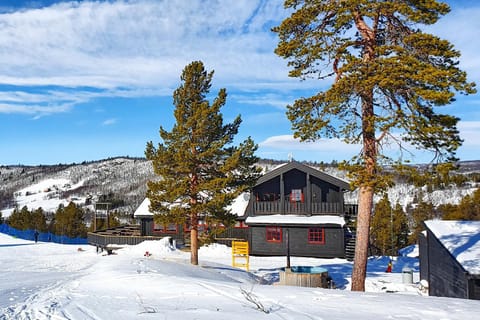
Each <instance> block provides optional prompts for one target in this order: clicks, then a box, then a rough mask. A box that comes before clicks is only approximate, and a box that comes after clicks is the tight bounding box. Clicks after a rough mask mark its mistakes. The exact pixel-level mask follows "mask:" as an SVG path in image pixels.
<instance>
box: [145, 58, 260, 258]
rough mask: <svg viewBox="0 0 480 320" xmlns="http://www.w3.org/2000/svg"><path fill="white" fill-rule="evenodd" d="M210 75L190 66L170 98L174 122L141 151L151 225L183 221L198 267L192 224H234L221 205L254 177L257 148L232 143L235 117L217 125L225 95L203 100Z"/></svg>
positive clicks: (237, 122)
mask: <svg viewBox="0 0 480 320" xmlns="http://www.w3.org/2000/svg"><path fill="white" fill-rule="evenodd" d="M212 77H213V71H212V72H209V73H207V71H206V70H205V69H204V65H203V63H202V62H200V61H195V62H192V63H190V64H189V65H187V66H186V67H185V69H184V70H183V72H182V75H181V78H180V79H181V85H180V86H179V87H178V88H177V89H176V90H175V92H174V94H173V103H174V105H175V110H174V116H175V119H176V123H175V124H174V126H173V128H172V131H170V132H169V131H167V130H165V129H164V128H163V127H160V137H161V138H162V141H163V142H162V143H159V144H158V147H157V148H155V147H154V146H153V143H152V142H148V143H147V148H146V151H145V154H146V157H147V159H148V160H152V165H153V169H154V172H155V173H156V174H157V175H158V176H159V179H158V180H155V181H149V182H148V191H147V196H148V198H149V199H150V201H151V207H150V209H151V210H152V211H153V212H155V213H156V215H155V219H156V221H157V223H168V222H175V223H188V224H189V226H190V228H191V229H190V230H191V231H190V242H191V243H190V245H191V263H192V264H194V265H196V264H198V222H199V219H205V220H206V221H207V222H209V223H210V224H211V225H215V224H217V223H222V224H224V225H229V224H231V223H232V222H233V221H234V217H233V216H232V214H231V213H230V212H227V211H226V209H225V208H226V206H227V205H228V204H230V203H231V202H232V201H233V199H234V198H235V197H237V196H238V195H239V194H240V193H241V192H243V191H245V190H247V189H248V188H249V187H251V186H252V185H253V184H254V183H255V181H256V180H257V178H258V173H259V169H257V168H256V167H255V166H254V164H255V163H256V162H257V160H258V159H257V158H256V157H255V156H254V152H255V150H256V149H257V146H256V145H255V144H254V142H253V141H252V139H251V138H248V139H246V140H245V141H244V142H243V143H240V145H239V146H234V145H233V144H232V143H233V139H234V137H235V135H236V134H237V133H238V129H239V126H240V123H241V119H240V116H238V117H237V118H236V119H235V120H234V121H233V122H232V123H229V124H226V125H224V124H223V116H222V114H221V113H220V109H221V108H222V107H223V106H224V104H225V102H226V97H227V93H226V90H225V89H220V91H219V92H218V94H217V96H216V97H215V99H214V100H213V103H212V104H210V102H209V101H208V100H207V99H206V96H207V94H208V93H209V91H210V86H211V80H212Z"/></svg>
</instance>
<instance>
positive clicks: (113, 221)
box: [89, 211, 121, 232]
mask: <svg viewBox="0 0 480 320" xmlns="http://www.w3.org/2000/svg"><path fill="white" fill-rule="evenodd" d="M120 216H121V213H120V212H118V211H113V212H109V213H108V216H107V218H105V219H103V218H102V219H100V218H98V217H97V221H96V224H93V223H92V224H91V225H90V228H89V231H90V232H93V231H95V230H94V228H95V227H96V229H97V230H103V229H107V228H115V227H118V226H120V225H121V223H120ZM107 219H108V221H107Z"/></svg>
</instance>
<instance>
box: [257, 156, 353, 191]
mask: <svg viewBox="0 0 480 320" xmlns="http://www.w3.org/2000/svg"><path fill="white" fill-rule="evenodd" d="M293 169H297V170H299V171H302V172H305V173H308V174H310V175H311V176H314V177H316V178H318V179H320V180H323V181H326V182H328V183H331V184H333V185H335V186H337V187H339V188H340V189H342V190H350V184H349V183H348V182H346V181H344V180H342V179H339V178H336V177H334V176H331V175H329V174H326V173H325V172H322V171H319V170H317V169H314V168H312V167H309V166H307V165H304V164H302V163H300V162H297V161H291V162H288V163H286V164H284V165H281V166H279V167H277V168H275V169H273V170H272V171H269V172H267V173H265V174H264V175H263V176H261V177H260V178H259V179H258V180H257V183H256V185H260V184H262V183H264V182H266V181H269V180H271V179H273V178H275V177H277V176H279V175H281V174H282V173H285V172H288V171H290V170H293Z"/></svg>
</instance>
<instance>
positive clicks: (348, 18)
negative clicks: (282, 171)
mask: <svg viewBox="0 0 480 320" xmlns="http://www.w3.org/2000/svg"><path fill="white" fill-rule="evenodd" d="M284 4H285V7H286V8H287V9H289V10H291V12H292V13H291V15H290V16H289V17H287V18H286V19H285V20H283V21H282V23H281V24H280V25H279V26H277V27H275V28H273V31H274V32H276V33H278V36H279V38H280V41H279V43H278V46H277V48H276V49H275V53H276V54H278V55H279V56H281V57H283V58H285V59H288V60H289V62H288V65H289V66H290V67H292V69H291V71H290V74H289V75H290V76H292V77H298V78H301V79H305V78H309V77H318V78H320V79H325V78H329V79H331V80H332V81H333V84H332V85H331V86H330V87H329V88H328V89H326V90H324V91H320V92H318V93H317V94H316V95H314V96H311V97H307V98H300V99H298V100H296V101H295V102H294V104H293V105H289V106H287V109H288V111H287V116H288V119H289V120H290V121H291V123H292V128H293V130H294V136H295V137H297V138H300V139H301V140H302V141H309V140H318V139H320V138H338V139H342V140H343V141H344V142H346V143H358V144H362V148H361V151H360V153H359V156H357V157H355V158H354V159H352V160H351V161H350V163H349V164H347V165H344V167H345V168H347V169H349V177H350V178H351V179H352V183H353V185H354V186H358V187H359V189H360V190H359V214H358V220H357V221H358V224H357V227H358V228H357V229H358V230H361V232H357V245H356V249H355V263H354V268H353V272H352V290H356V291H364V290H365V276H366V263H367V261H366V260H367V247H368V239H369V235H368V233H369V227H370V216H371V211H372V203H373V196H374V193H375V192H376V191H379V190H385V189H386V187H388V185H389V183H390V178H389V177H388V175H385V174H384V173H382V171H381V170H382V168H383V167H384V165H387V164H388V165H391V164H396V163H397V162H399V163H401V162H402V156H400V159H394V160H395V161H393V160H392V159H390V158H389V157H387V156H386V155H385V154H384V150H385V149H383V147H384V146H389V145H391V144H397V145H398V146H399V148H400V150H401V151H402V153H403V151H405V144H410V145H412V146H413V147H415V148H419V149H425V150H429V151H432V152H433V160H435V161H437V162H442V161H447V162H450V161H453V160H455V157H454V156H455V152H456V150H457V149H458V147H459V146H460V145H461V143H462V140H461V139H460V137H459V132H458V129H457V122H458V121H459V118H457V117H454V116H451V115H446V114H441V113H438V109H439V107H440V106H444V105H447V104H448V103H450V102H451V101H452V100H453V98H454V95H455V93H456V92H459V93H462V94H471V93H474V92H475V84H474V83H469V82H467V77H466V73H465V72H463V71H462V70H460V69H459V68H458V58H459V56H460V53H459V52H458V51H456V50H454V49H453V46H452V45H451V44H450V43H449V42H448V41H446V40H442V39H440V38H438V37H436V36H433V35H431V34H427V33H424V32H422V31H421V30H420V29H418V27H419V26H420V25H422V24H423V25H430V24H434V23H435V22H436V21H437V20H438V19H439V18H440V17H441V16H442V15H445V14H446V13H448V11H449V7H448V5H447V4H445V3H441V2H438V1H436V0H424V1H410V0H397V1H383V0H371V1H366V0H349V1H337V0H324V1H320V0H286V1H285V3H284Z"/></svg>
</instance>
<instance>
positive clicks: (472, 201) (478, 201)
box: [454, 189, 480, 220]
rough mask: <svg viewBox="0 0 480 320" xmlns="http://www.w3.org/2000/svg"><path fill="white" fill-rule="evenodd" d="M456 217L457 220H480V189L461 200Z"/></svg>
mask: <svg viewBox="0 0 480 320" xmlns="http://www.w3.org/2000/svg"><path fill="white" fill-rule="evenodd" d="M454 218H455V220H480V189H477V190H476V191H475V192H474V193H473V194H472V195H467V196H465V197H464V198H463V199H462V200H461V201H460V203H459V204H458V206H457V209H456V212H455V217H454Z"/></svg>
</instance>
